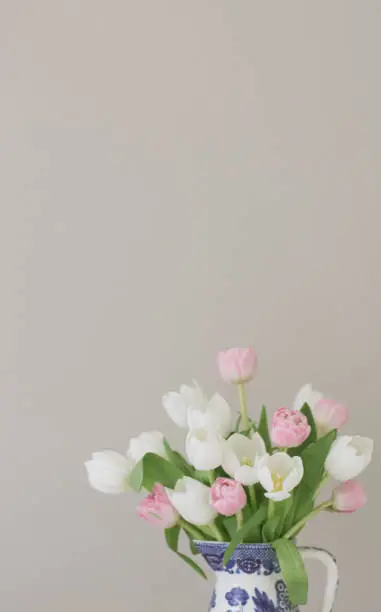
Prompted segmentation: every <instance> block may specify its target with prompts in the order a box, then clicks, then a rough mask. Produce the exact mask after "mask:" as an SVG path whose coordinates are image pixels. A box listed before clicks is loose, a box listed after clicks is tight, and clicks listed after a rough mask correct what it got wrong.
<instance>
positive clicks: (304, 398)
mask: <svg viewBox="0 0 381 612" xmlns="http://www.w3.org/2000/svg"><path fill="white" fill-rule="evenodd" d="M322 398H323V394H322V393H320V392H319V391H315V390H314V389H313V388H312V385H311V384H307V385H303V387H301V389H299V391H298V393H297V395H296V397H295V399H294V403H293V410H300V409H301V408H303V405H304V404H308V405H309V406H310V408H311V409H312V410H313V408H314V407H315V406H316V404H317V403H318V402H319V401H320V400H321V399H322Z"/></svg>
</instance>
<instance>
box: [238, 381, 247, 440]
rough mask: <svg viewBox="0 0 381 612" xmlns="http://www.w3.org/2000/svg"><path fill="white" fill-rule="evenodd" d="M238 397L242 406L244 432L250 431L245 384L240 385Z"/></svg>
mask: <svg viewBox="0 0 381 612" xmlns="http://www.w3.org/2000/svg"><path fill="white" fill-rule="evenodd" d="M237 387H238V395H239V401H240V404H241V416H242V419H241V423H242V428H243V431H246V430H247V429H249V418H248V416H247V405H246V393H245V385H244V384H243V383H238V385H237Z"/></svg>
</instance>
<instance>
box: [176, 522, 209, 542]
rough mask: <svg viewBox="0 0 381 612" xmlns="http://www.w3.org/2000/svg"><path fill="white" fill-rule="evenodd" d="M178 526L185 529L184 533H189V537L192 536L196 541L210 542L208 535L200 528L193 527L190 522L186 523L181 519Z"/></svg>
mask: <svg viewBox="0 0 381 612" xmlns="http://www.w3.org/2000/svg"><path fill="white" fill-rule="evenodd" d="M178 524H179V526H180V527H181V528H182V529H184V531H186V532H187V533H189V535H191V536H192V538H194V539H195V540H208V539H209V537H208V536H207V535H206V533H204V532H203V531H202V530H201V529H200V528H199V527H196V526H195V525H191V523H188V521H185V520H184V519H182V518H179V521H178Z"/></svg>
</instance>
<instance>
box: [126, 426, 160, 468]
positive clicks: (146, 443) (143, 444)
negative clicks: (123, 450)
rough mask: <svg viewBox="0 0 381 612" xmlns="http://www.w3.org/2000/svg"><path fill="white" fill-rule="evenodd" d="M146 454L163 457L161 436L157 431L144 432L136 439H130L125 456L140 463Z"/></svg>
mask: <svg viewBox="0 0 381 612" xmlns="http://www.w3.org/2000/svg"><path fill="white" fill-rule="evenodd" d="M147 453H155V454H156V455H160V456H161V457H165V448H164V442H163V434H162V433H160V432H159V431H144V432H143V433H141V434H140V435H139V436H137V437H136V438H131V440H130V444H129V447H128V451H127V456H128V457H131V458H132V459H134V461H140V459H142V458H143V457H144V455H146V454H147Z"/></svg>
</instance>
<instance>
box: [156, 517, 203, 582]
mask: <svg viewBox="0 0 381 612" xmlns="http://www.w3.org/2000/svg"><path fill="white" fill-rule="evenodd" d="M179 535H180V527H179V526H178V525H175V526H174V527H171V528H169V529H165V539H166V542H167V544H168V547H169V548H170V549H171V550H172V551H173V552H174V553H176V555H178V556H179V557H180V559H182V560H183V561H185V563H187V564H188V565H189V566H190V567H191V568H192V569H194V570H195V572H197V573H198V574H199V575H200V576H202V577H203V578H205V580H207V576H206V574H205V572H204V571H203V570H202V569H201V567H200V566H199V565H197V563H195V561H193V559H191V558H190V557H187V555H184V554H183V553H181V552H179V551H178V547H179Z"/></svg>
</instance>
